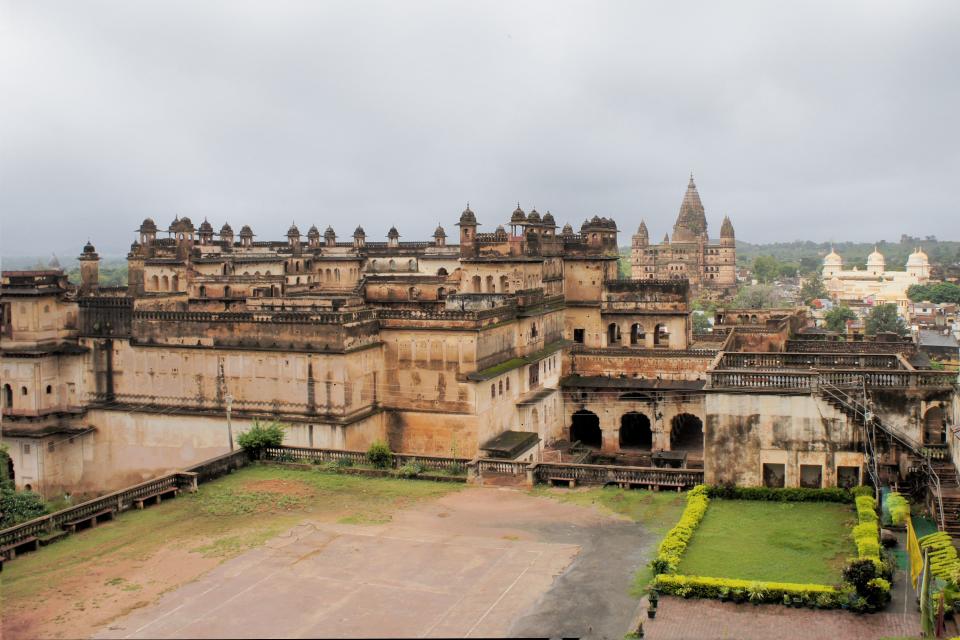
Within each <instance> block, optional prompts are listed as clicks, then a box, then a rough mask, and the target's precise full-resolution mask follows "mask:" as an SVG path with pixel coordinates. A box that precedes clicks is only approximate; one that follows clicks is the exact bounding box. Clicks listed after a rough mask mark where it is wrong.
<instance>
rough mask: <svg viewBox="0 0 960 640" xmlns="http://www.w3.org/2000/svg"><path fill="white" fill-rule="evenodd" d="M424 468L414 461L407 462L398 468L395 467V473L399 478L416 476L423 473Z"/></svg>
mask: <svg viewBox="0 0 960 640" xmlns="http://www.w3.org/2000/svg"><path fill="white" fill-rule="evenodd" d="M423 471H424V469H423V467H421V466H420V465H419V464H417V463H416V462H408V463H407V464H405V465H403V466H402V467H400V468H399V469H397V475H398V476H400V477H401V478H416V477H417V476H418V475H420V474H421V473H423Z"/></svg>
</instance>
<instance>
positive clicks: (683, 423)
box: [670, 413, 703, 451]
mask: <svg viewBox="0 0 960 640" xmlns="http://www.w3.org/2000/svg"><path fill="white" fill-rule="evenodd" d="M670 448H671V449H672V450H674V451H703V421H702V420H700V418H698V417H697V416H695V415H693V414H692V413H681V414H680V415H677V416H674V417H673V420H671V421H670Z"/></svg>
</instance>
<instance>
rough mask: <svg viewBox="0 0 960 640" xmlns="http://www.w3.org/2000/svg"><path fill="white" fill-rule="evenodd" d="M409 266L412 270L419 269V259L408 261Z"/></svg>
mask: <svg viewBox="0 0 960 640" xmlns="http://www.w3.org/2000/svg"><path fill="white" fill-rule="evenodd" d="M407 266H408V267H409V268H410V271H416V270H417V261H416V260H410V261H409V262H408V263H407Z"/></svg>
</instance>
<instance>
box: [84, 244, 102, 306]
mask: <svg viewBox="0 0 960 640" xmlns="http://www.w3.org/2000/svg"><path fill="white" fill-rule="evenodd" d="M79 260H80V292H81V293H83V294H90V293H93V292H95V291H96V290H97V289H99V288H100V256H99V255H98V254H97V250H96V249H95V248H94V247H93V245H92V244H91V243H90V241H89V240H87V244H85V245H84V246H83V253H81V254H80V258H79Z"/></svg>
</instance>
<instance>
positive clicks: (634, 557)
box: [96, 488, 652, 638]
mask: <svg viewBox="0 0 960 640" xmlns="http://www.w3.org/2000/svg"><path fill="white" fill-rule="evenodd" d="M648 537H649V536H646V535H645V533H644V530H643V528H642V527H641V525H638V524H636V523H633V522H630V521H628V520H626V519H625V518H620V517H617V516H612V515H607V514H605V513H601V511H600V510H597V509H594V508H590V507H584V506H578V505H575V504H566V503H562V502H559V501H556V500H552V499H549V498H543V497H536V496H531V495H529V494H527V493H526V492H523V491H518V490H513V489H496V488H482V489H481V488H471V489H467V490H465V491H461V492H458V493H454V494H450V495H446V496H444V497H442V498H440V499H438V500H433V501H429V502H424V503H421V504H418V505H417V506H414V507H412V508H410V509H406V510H404V511H401V512H398V513H396V514H395V515H394V517H393V519H392V521H391V522H389V523H386V524H377V525H349V524H341V523H336V522H319V521H304V522H302V523H301V524H300V525H298V526H296V527H294V528H293V529H292V530H290V531H289V532H287V533H286V534H284V535H281V536H277V537H275V538H273V539H271V540H270V541H268V542H267V544H265V545H264V546H262V547H260V548H257V549H253V550H251V551H248V552H246V553H244V554H242V555H240V556H238V557H236V558H234V559H232V560H228V561H227V562H225V563H223V564H221V565H220V566H218V567H216V568H214V569H212V570H210V571H208V572H207V573H205V574H204V575H203V576H202V577H200V578H199V579H197V580H195V581H193V582H191V583H189V584H186V585H185V586H181V587H179V588H176V589H173V590H172V591H170V592H169V593H167V594H166V595H164V596H163V597H161V598H160V599H159V601H158V602H156V603H155V604H152V605H149V606H145V607H141V608H138V609H137V610H135V611H132V612H131V613H129V614H128V615H125V616H122V617H120V618H118V619H116V620H114V621H113V622H112V623H110V624H109V625H108V626H107V627H105V628H101V629H100V630H99V632H98V633H97V634H96V637H99V638H184V637H197V638H220V637H242V638H251V637H316V636H323V637H491V636H495V637H503V636H510V635H528V636H529V635H561V634H562V635H578V636H581V637H594V638H621V637H622V636H623V633H624V630H625V629H626V626H627V624H628V622H629V618H630V617H631V616H632V615H633V612H634V610H635V608H636V606H637V601H636V600H634V599H632V598H631V597H630V596H629V589H630V584H631V580H632V577H633V574H634V573H635V571H636V569H637V568H638V567H639V566H640V565H641V564H643V563H644V562H645V561H646V553H645V552H646V551H648V547H650V546H651V544H652V538H651V539H650V540H648V539H647V538H648ZM558 577H559V580H558Z"/></svg>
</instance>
